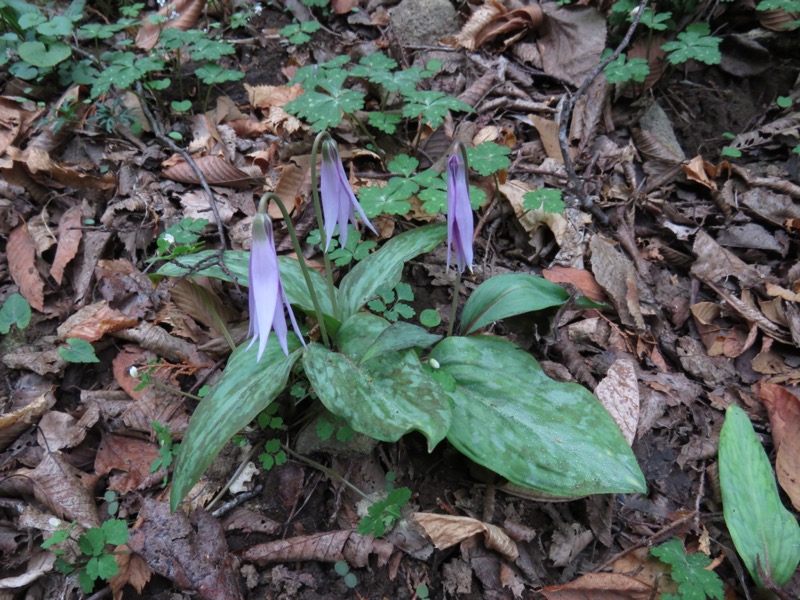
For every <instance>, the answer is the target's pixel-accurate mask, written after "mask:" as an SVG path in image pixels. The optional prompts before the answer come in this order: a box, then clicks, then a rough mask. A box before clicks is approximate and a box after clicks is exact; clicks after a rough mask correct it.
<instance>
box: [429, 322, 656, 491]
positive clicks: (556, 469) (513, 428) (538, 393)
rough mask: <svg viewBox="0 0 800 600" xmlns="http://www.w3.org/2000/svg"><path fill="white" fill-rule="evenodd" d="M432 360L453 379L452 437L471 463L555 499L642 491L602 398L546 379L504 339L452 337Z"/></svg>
mask: <svg viewBox="0 0 800 600" xmlns="http://www.w3.org/2000/svg"><path fill="white" fill-rule="evenodd" d="M430 358H431V359H435V360H437V361H438V362H439V365H440V369H441V370H443V371H444V372H446V373H448V374H449V375H451V376H452V377H453V378H454V379H455V382H456V389H455V391H453V392H450V397H451V398H452V400H453V402H454V403H455V408H454V409H453V423H452V426H451V427H450V432H449V433H448V434H447V439H449V440H450V442H452V444H453V445H454V446H455V447H456V448H458V449H459V450H460V451H461V452H462V453H464V454H465V455H466V456H467V457H469V458H470V459H472V460H474V461H475V462H477V463H479V464H481V465H483V466H485V467H487V468H489V469H491V470H492V471H494V472H495V473H497V474H499V475H501V476H503V477H505V478H506V479H508V480H509V481H510V482H511V483H514V484H516V485H520V486H523V487H527V488H530V489H533V490H536V491H538V492H544V493H547V494H551V495H555V496H563V497H580V496H586V495H589V494H605V493H629V492H644V491H645V480H644V476H643V475H642V472H641V470H640V469H639V465H638V464H637V463H636V458H635V457H634V455H633V452H631V449H630V447H629V446H628V444H627V442H626V441H625V438H624V437H623V436H622V433H621V432H620V430H619V427H617V424H616V423H615V422H614V420H613V419H612V418H611V415H609V414H608V412H607V411H606V409H605V408H603V405H602V404H600V401H599V400H597V398H595V397H594V396H593V395H592V394H591V393H590V392H589V391H588V390H586V389H585V388H583V387H581V386H579V385H577V384H574V383H561V382H558V381H554V380H552V379H550V378H549V377H547V376H546V375H545V374H544V371H542V368H541V367H540V366H539V363H537V362H536V360H534V359H533V357H531V356H530V355H529V354H528V353H527V352H525V351H523V350H521V349H519V348H517V347H516V346H514V345H513V344H511V343H510V342H507V341H506V340H503V339H500V338H494V337H488V336H475V337H468V338H467V337H451V338H447V339H445V340H444V341H442V342H440V343H439V344H438V345H437V346H436V347H435V348H434V349H433V351H432V352H431V356H430Z"/></svg>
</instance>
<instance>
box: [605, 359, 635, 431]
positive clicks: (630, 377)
mask: <svg viewBox="0 0 800 600" xmlns="http://www.w3.org/2000/svg"><path fill="white" fill-rule="evenodd" d="M594 393H595V395H596V396H597V397H598V398H599V400H600V402H602V403H603V406H605V407H606V410H607V411H608V412H609V413H610V414H611V416H612V417H613V418H614V421H615V422H616V423H617V425H618V426H619V428H620V429H621V430H622V435H624V436H625V439H626V440H627V442H628V444H629V445H633V440H634V439H636V425H637V424H638V423H639V382H638V379H637V377H636V365H635V364H634V362H633V361H632V360H630V359H627V358H620V359H618V360H616V361H614V364H613V365H611V367H609V369H608V373H607V374H606V376H605V378H604V379H603V380H602V381H601V382H600V383H598V384H597V387H596V388H595V390H594Z"/></svg>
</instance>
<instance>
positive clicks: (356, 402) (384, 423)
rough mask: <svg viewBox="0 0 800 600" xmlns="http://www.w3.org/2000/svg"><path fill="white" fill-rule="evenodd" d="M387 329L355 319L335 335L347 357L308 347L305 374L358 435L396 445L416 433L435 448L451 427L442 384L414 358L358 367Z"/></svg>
mask: <svg viewBox="0 0 800 600" xmlns="http://www.w3.org/2000/svg"><path fill="white" fill-rule="evenodd" d="M387 326H388V322H387V321H385V320H384V319H381V318H380V317H377V316H375V315H371V314H369V313H360V314H357V315H354V316H353V317H352V318H350V319H349V320H348V321H347V322H345V323H344V324H343V325H342V327H341V329H340V330H339V332H338V334H337V336H336V341H337V342H338V344H339V347H340V348H341V349H342V352H343V353H338V352H331V351H330V350H328V349H327V348H325V347H323V346H321V345H319V344H310V345H309V347H308V349H307V350H306V352H305V354H304V355H303V366H304V368H305V372H306V375H307V376H308V379H309V381H310V382H311V385H312V387H313V388H314V391H315V392H316V393H317V396H319V399H320V400H321V401H322V403H323V404H324V405H325V407H326V408H327V409H328V410H330V411H331V412H332V413H333V414H335V415H337V416H339V417H341V418H343V419H345V420H346V421H347V423H348V424H349V425H350V426H351V427H352V428H353V429H354V430H355V431H358V432H360V433H363V434H365V435H368V436H370V437H373V438H375V439H377V440H381V441H384V442H395V441H397V440H398V439H400V438H401V437H402V436H403V435H405V434H406V433H408V432H410V431H415V430H416V431H419V432H421V433H422V434H423V435H424V436H425V437H426V438H427V439H428V448H429V449H433V447H434V446H436V444H438V443H439V442H440V441H441V440H442V439H444V437H445V435H447V431H448V430H449V428H450V417H451V409H450V403H449V400H448V398H447V396H446V394H445V392H444V390H442V388H441V387H440V386H439V384H437V383H436V382H435V381H434V380H432V379H431V378H430V377H428V376H427V375H426V374H425V371H424V370H423V368H422V365H421V364H420V362H419V358H417V355H416V353H415V352H414V351H413V350H406V351H403V352H387V353H384V354H383V355H381V356H376V357H373V358H372V359H370V360H368V361H367V362H365V363H364V364H363V365H359V364H358V360H359V358H361V356H362V355H363V353H364V352H365V351H366V349H367V348H368V347H369V345H370V344H372V343H373V342H374V340H375V339H376V338H377V337H378V336H379V335H380V333H381V331H383V330H384V329H386V327H387Z"/></svg>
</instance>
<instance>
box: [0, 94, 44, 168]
mask: <svg viewBox="0 0 800 600" xmlns="http://www.w3.org/2000/svg"><path fill="white" fill-rule="evenodd" d="M41 113H42V111H41V109H39V108H37V106H36V104H35V103H33V102H31V101H30V100H23V99H21V98H12V97H9V96H0V155H2V154H3V153H4V152H5V151H6V149H7V148H8V147H9V146H12V145H13V144H14V143H15V142H16V141H17V140H18V139H21V138H22V137H23V136H24V135H25V133H27V130H28V128H29V127H30V125H31V123H33V122H34V121H35V120H36V119H37V118H38V117H39V115H40V114H41Z"/></svg>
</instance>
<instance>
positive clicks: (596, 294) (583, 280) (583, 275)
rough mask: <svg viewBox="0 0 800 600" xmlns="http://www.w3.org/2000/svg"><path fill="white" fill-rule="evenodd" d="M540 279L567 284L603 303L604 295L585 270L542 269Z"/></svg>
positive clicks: (557, 267) (564, 268) (556, 267)
mask: <svg viewBox="0 0 800 600" xmlns="http://www.w3.org/2000/svg"><path fill="white" fill-rule="evenodd" d="M542 277H544V278H545V279H547V281H551V282H553V283H569V284H571V285H574V286H575V287H576V288H578V290H580V292H581V293H582V294H583V295H584V296H586V297H587V298H589V300H593V301H595V302H605V301H606V300H607V298H606V294H605V292H604V291H603V288H602V287H600V284H598V283H597V280H596V279H595V278H594V275H592V274H591V273H590V272H589V271H587V270H586V269H573V268H572V267H560V266H558V265H555V266H554V267H553V268H552V269H542Z"/></svg>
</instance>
